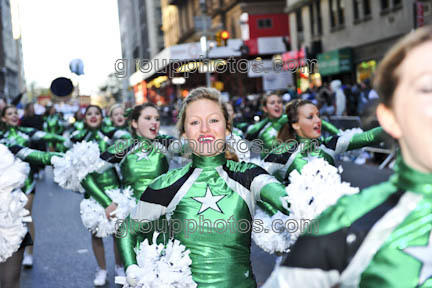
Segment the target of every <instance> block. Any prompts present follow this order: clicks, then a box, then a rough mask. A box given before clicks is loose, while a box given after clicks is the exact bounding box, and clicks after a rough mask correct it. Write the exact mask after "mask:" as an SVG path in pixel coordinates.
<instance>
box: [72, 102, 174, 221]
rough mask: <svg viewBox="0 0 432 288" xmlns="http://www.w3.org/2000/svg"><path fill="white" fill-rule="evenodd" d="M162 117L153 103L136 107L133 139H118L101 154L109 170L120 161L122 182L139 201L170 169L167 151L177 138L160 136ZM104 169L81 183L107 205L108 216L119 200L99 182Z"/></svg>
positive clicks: (131, 122)
mask: <svg viewBox="0 0 432 288" xmlns="http://www.w3.org/2000/svg"><path fill="white" fill-rule="evenodd" d="M159 117H160V115H159V111H158V109H157V106H156V105H154V104H152V103H145V104H141V105H137V106H135V108H134V109H133V111H132V112H131V115H130V125H131V129H132V130H133V139H130V140H118V141H117V143H115V144H113V145H112V146H111V147H109V148H108V149H107V150H106V151H105V152H104V153H102V154H101V156H100V158H101V159H102V160H103V161H105V162H107V163H106V165H104V168H105V169H106V168H108V167H112V166H113V165H115V164H120V171H121V173H122V183H121V184H122V186H123V187H128V186H129V187H131V188H132V190H133V192H134V197H135V198H136V199H137V201H139V199H140V197H141V194H142V193H143V192H144V190H145V189H146V188H147V186H148V185H149V184H150V183H151V182H152V181H153V180H154V179H155V178H156V177H158V176H160V175H162V174H164V173H166V172H167V171H168V159H167V154H168V153H167V152H168V149H169V146H170V145H171V144H172V142H173V141H174V138H172V137H169V136H166V135H159V129H160V118H159ZM180 148H182V147H180ZM180 148H179V149H180ZM164 152H165V153H164ZM101 172H102V173H103V170H101V171H98V172H94V173H92V174H89V175H87V176H86V178H84V180H83V181H82V182H81V184H82V185H83V187H84V188H85V189H86V191H88V192H89V194H90V195H91V196H92V197H93V198H94V199H95V200H96V201H97V202H98V203H99V204H101V205H102V206H103V207H104V208H106V212H107V213H106V214H107V216H108V215H109V214H110V213H111V212H112V211H114V210H115V208H116V203H113V201H112V200H111V199H110V198H109V197H108V195H107V194H106V193H105V192H104V191H103V190H102V189H101V188H100V187H98V185H97V184H96V183H95V180H94V179H95V177H97V174H99V173H101Z"/></svg>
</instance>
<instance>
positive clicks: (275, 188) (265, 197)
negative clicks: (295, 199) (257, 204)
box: [260, 177, 289, 215]
mask: <svg viewBox="0 0 432 288" xmlns="http://www.w3.org/2000/svg"><path fill="white" fill-rule="evenodd" d="M272 178H273V179H274V181H273V182H271V181H268V182H271V183H268V184H267V185H265V186H264V187H263V188H262V189H261V191H260V198H261V200H262V201H263V202H264V203H266V204H268V205H266V207H267V210H270V211H274V212H275V213H276V211H280V212H282V213H283V214H285V215H289V211H288V203H287V202H286V203H284V200H283V198H284V197H286V196H288V195H287V193H286V191H285V186H284V185H283V184H281V183H280V182H278V181H277V180H276V179H275V178H274V177H272ZM275 213H273V214H275Z"/></svg>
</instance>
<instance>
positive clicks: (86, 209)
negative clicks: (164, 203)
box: [80, 187, 136, 238]
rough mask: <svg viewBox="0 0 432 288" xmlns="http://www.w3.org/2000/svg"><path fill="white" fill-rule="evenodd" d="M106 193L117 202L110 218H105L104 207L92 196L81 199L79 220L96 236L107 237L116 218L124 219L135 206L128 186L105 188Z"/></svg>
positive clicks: (111, 231)
mask: <svg viewBox="0 0 432 288" xmlns="http://www.w3.org/2000/svg"><path fill="white" fill-rule="evenodd" d="M106 193H107V195H108V196H109V197H110V198H111V199H112V200H113V202H115V203H117V209H116V210H115V211H113V215H115V217H112V218H111V219H107V217H106V215H105V209H104V208H103V207H102V206H101V205H100V204H99V203H98V202H96V200H94V199H93V198H89V199H84V200H82V201H81V204H80V210H81V220H82V222H83V224H84V227H86V228H87V229H88V230H89V231H90V232H92V233H93V234H95V235H96V237H99V238H103V237H107V236H109V235H111V234H113V233H114V232H115V228H116V227H115V223H116V221H117V220H118V219H126V217H127V216H128V215H129V212H130V211H131V210H132V209H133V208H135V206H136V200H135V198H134V197H133V192H132V189H131V188H130V187H128V188H126V189H124V190H123V192H122V190H120V189H113V190H107V191H106Z"/></svg>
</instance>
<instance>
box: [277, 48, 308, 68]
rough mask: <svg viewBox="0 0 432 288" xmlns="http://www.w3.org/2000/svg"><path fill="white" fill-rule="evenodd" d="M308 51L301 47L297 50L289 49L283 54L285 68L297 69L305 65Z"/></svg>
mask: <svg viewBox="0 0 432 288" xmlns="http://www.w3.org/2000/svg"><path fill="white" fill-rule="evenodd" d="M305 58H306V53H305V49H304V48H301V49H300V50H296V51H288V52H285V53H283V54H282V61H283V63H284V64H283V70H284V71H288V70H291V69H292V71H293V70H295V69H297V68H298V67H302V66H303V65H305V63H306V61H305Z"/></svg>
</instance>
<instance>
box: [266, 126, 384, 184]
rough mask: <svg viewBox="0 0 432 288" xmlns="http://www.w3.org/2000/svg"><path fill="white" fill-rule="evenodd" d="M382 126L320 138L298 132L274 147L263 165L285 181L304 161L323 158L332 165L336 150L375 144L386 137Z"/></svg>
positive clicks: (337, 152)
mask: <svg viewBox="0 0 432 288" xmlns="http://www.w3.org/2000/svg"><path fill="white" fill-rule="evenodd" d="M386 135H387V134H386V133H385V132H384V130H383V129H382V128H381V127H378V128H374V129H371V130H369V131H366V132H363V133H358V134H355V135H347V136H330V137H327V138H319V139H306V138H301V137H298V136H297V140H296V141H288V142H287V143H285V144H282V145H284V146H279V147H278V148H276V149H275V150H273V151H272V152H271V153H270V154H269V155H268V156H267V157H266V158H265V159H264V162H265V163H266V165H264V166H265V168H266V169H267V171H268V172H269V173H270V174H272V175H274V176H276V177H277V178H278V179H284V181H288V176H289V174H290V173H291V171H293V170H297V171H299V172H301V170H302V168H303V166H304V165H306V164H307V163H308V161H310V160H311V159H313V158H316V157H318V158H324V159H325V160H326V161H327V162H329V163H330V164H331V165H335V157H336V155H337V154H339V153H344V152H346V151H349V150H354V149H359V148H362V147H365V146H368V145H372V144H377V143H380V142H382V141H384V140H385V139H386Z"/></svg>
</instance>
